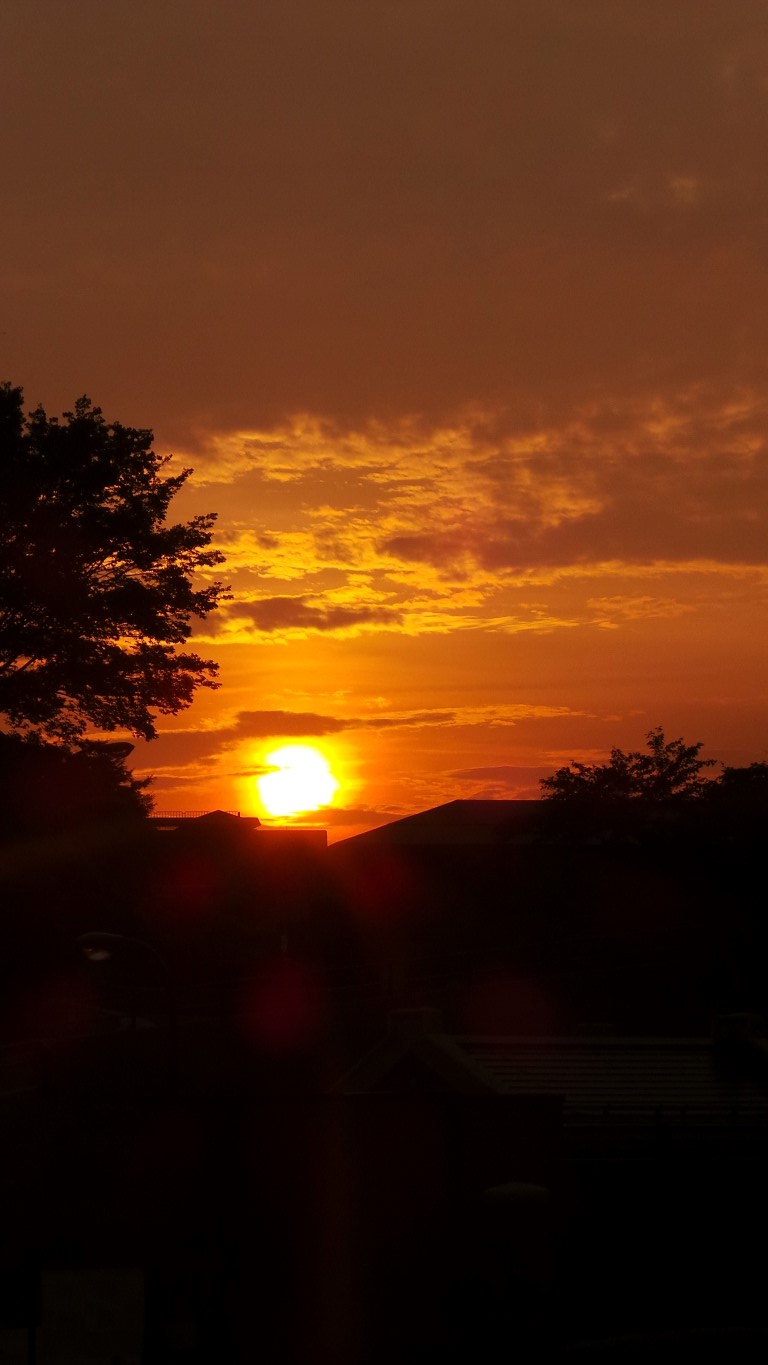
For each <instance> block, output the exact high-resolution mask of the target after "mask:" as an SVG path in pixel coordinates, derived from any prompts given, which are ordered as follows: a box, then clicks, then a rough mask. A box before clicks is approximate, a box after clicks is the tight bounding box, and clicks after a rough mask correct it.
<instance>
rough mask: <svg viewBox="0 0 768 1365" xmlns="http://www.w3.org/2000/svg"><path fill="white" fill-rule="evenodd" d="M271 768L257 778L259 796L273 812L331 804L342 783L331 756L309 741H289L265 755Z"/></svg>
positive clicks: (296, 812) (288, 812) (293, 811)
mask: <svg viewBox="0 0 768 1365" xmlns="http://www.w3.org/2000/svg"><path fill="white" fill-rule="evenodd" d="M264 761H265V763H268V764H269V767H270V771H269V772H267V773H264V775H263V776H262V777H258V778H257V779H256V786H257V787H258V790H259V797H260V798H261V803H262V805H263V806H264V809H265V810H266V811H268V812H269V814H270V815H299V814H301V813H302V812H303V811H309V810H319V809H320V807H321V806H329V805H330V804H331V801H332V800H333V798H334V796H335V794H336V792H337V791H338V787H339V784H338V782H337V781H336V778H335V777H334V775H333V773H332V772H331V769H330V765H329V763H328V760H327V759H326V758H325V757H324V756H323V754H321V753H320V750H319V749H312V748H311V747H310V746H309V745H308V744H286V745H284V746H283V748H281V749H273V750H272V752H271V753H269V754H267V755H266V757H265V760H264Z"/></svg>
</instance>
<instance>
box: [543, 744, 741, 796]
mask: <svg viewBox="0 0 768 1365" xmlns="http://www.w3.org/2000/svg"><path fill="white" fill-rule="evenodd" d="M646 744H647V752H646V753H642V752H630V753H625V752H624V750H623V749H611V757H610V761H609V762H608V763H579V762H577V761H575V760H574V762H573V763H571V764H570V765H569V766H567V767H564V768H558V770H557V772H555V773H553V774H552V776H551V777H544V778H542V780H541V784H540V785H541V788H542V792H543V795H544V797H545V799H547V800H550V801H568V802H573V801H588V802H590V803H591V804H594V803H595V802H598V801H611V802H615V801H617V800H618V801H625V800H643V801H646V802H654V803H658V802H669V801H672V800H674V801H680V800H690V799H691V798H694V797H698V796H701V795H702V793H703V792H704V791H705V790H706V788H707V787H709V786H710V785H711V781H710V780H709V779H707V778H705V777H703V776H702V772H703V770H704V768H711V767H712V766H713V765H714V763H715V761H716V760H715V759H714V758H700V757H699V753H700V751H701V749H702V748H703V744H702V742H701V741H699V742H698V743H696V744H685V743H684V742H683V740H682V739H671V740H667V739H665V737H664V731H663V730H662V728H661V726H657V727H656V728H655V729H654V730H649V732H648V734H647V735H646Z"/></svg>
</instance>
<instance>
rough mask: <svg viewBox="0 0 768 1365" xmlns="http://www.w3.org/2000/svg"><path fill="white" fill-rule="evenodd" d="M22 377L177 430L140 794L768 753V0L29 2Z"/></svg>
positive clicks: (248, 802) (186, 800)
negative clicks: (168, 683) (186, 610)
mask: <svg viewBox="0 0 768 1365" xmlns="http://www.w3.org/2000/svg"><path fill="white" fill-rule="evenodd" d="M0 139H1V140H2V167H3V172H2V183H1V184H0V195H1V196H2V205H1V206H0V240H1V241H2V254H1V255H0V379H9V380H10V381H11V382H13V383H14V384H19V385H21V386H22V387H23V389H24V393H25V400H26V403H27V405H28V406H34V405H35V404H37V403H38V402H42V403H43V405H44V407H45V408H46V410H47V411H48V412H49V414H52V415H53V414H58V413H61V411H62V410H64V409H67V408H69V407H71V406H72V405H73V403H74V400H75V399H76V398H77V397H78V396H79V395H80V394H82V393H87V394H89V395H90V397H91V398H92V399H93V400H94V402H96V403H98V404H99V405H100V406H101V407H102V408H103V410H104V413H105V416H106V417H107V418H108V419H117V420H120V421H122V422H124V423H126V424H128V425H131V426H141V427H144V426H146V427H151V428H152V429H153V430H154V433H155V446H156V449H157V450H158V451H159V452H161V453H166V452H167V453H172V454H173V455H174V457H175V459H176V460H177V461H178V463H179V465H180V466H181V465H189V466H192V467H193V469H194V475H193V476H192V478H191V479H190V481H189V483H188V485H187V488H186V489H185V490H184V492H183V494H182V495H181V496H180V497H179V498H178V499H177V501H176V503H175V504H174V509H175V514H176V519H183V518H187V517H189V516H191V515H193V514H194V513H196V512H207V511H216V512H218V514H219V520H218V525H217V535H216V541H217V544H218V545H219V546H220V548H221V549H222V550H224V551H225V552H226V555H227V561H228V562H227V565H226V567H225V568H224V570H223V571H222V576H223V577H224V578H225V579H226V581H227V582H228V583H230V584H231V585H232V592H233V597H232V600H231V601H230V602H228V603H227V604H226V605H225V607H223V608H222V609H221V610H220V611H219V612H217V613H216V614H215V615H214V616H211V617H209V618H208V620H207V621H205V622H204V623H201V625H200V628H199V630H198V631H197V632H196V636H195V648H196V649H197V650H198V652H200V653H201V654H203V655H204V656H205V657H213V658H215V659H216V660H217V661H218V662H219V664H220V669H221V672H220V678H221V687H220V689H219V690H218V691H216V692H201V693H200V694H199V695H198V699H197V700H196V701H195V704H194V705H193V707H192V708H191V709H190V710H189V711H187V712H185V713H183V714H182V715H179V716H177V717H175V718H173V719H168V718H165V719H164V720H163V721H162V725H161V730H162V735H161V738H160V739H158V740H157V741H156V742H154V743H152V744H151V745H145V744H144V743H142V742H137V745H136V750H135V753H134V755H133V758H134V760H135V764H136V770H137V772H140V773H149V772H152V773H154V774H155V782H154V786H153V792H154V796H155V802H156V806H157V808H158V809H161V810H164V809H200V810H204V809H212V808H215V807H222V808H224V809H233V810H240V811H242V812H243V813H249V814H263V810H262V808H261V807H260V805H259V800H258V794H257V789H256V777H257V776H258V775H259V774H260V773H263V771H264V766H265V757H266V755H267V754H268V753H269V752H270V750H271V749H274V748H277V747H279V746H280V745H282V744H285V743H288V742H296V743H306V744H317V746H318V747H319V748H320V749H321V750H322V751H323V752H324V753H325V754H326V756H327V757H328V759H329V761H330V762H331V766H332V769H333V771H334V773H335V776H336V778H337V780H338V783H339V786H338V790H337V792H336V794H335V795H334V797H333V805H332V806H331V807H330V808H328V809H327V810H324V811H323V812H321V816H320V817H317V816H315V817H310V818H313V819H315V820H317V819H319V822H320V823H321V824H323V825H324V826H325V827H327V828H328V831H329V837H330V838H331V839H337V838H339V837H343V836H344V835H347V834H351V833H354V832H357V831H359V830H361V829H365V828H370V827H371V826H375V825H379V824H382V823H384V822H386V821H388V820H391V819H394V818H397V817H398V816H399V815H403V814H408V813H411V812H413V811H417V810H420V809H423V808H425V807H428V806H432V805H437V804H438V803H440V802H442V801H447V800H450V799H453V798H455V797H473V796H483V797H488V796H494V797H537V796H538V795H539V787H538V783H539V779H540V778H541V777H542V776H544V775H546V774H548V773H551V772H552V771H553V769H554V768H556V767H559V766H560V765H562V764H563V763H566V762H568V761H569V760H570V759H572V758H579V759H584V760H587V761H593V760H595V759H598V760H599V759H602V758H603V757H605V756H606V754H607V752H608V751H609V749H610V747H611V745H613V744H618V745H620V746H621V747H623V748H640V747H642V746H643V742H644V737H645V734H646V732H647V731H648V730H650V729H651V728H652V727H654V726H656V725H662V726H663V727H664V729H665V731H666V733H667V735H668V737H677V736H678V735H682V736H683V737H684V738H685V739H686V740H687V741H688V742H693V741H695V740H703V741H704V744H705V749H704V751H703V753H704V755H705V756H713V757H716V758H719V759H721V760H723V761H725V762H727V763H731V764H744V763H749V762H751V761H753V760H768V648H767V647H766V640H767V632H766V605H767V603H768V536H767V535H766V515H765V514H766V507H767V505H768V498H767V493H768V458H767V449H768V448H767V445H766V439H767V434H768V428H767V419H768V386H767V385H766V375H767V371H768V363H767V362H768V6H766V4H765V0H728V3H725V0H151V3H149V2H148V0H4V3H3V4H2V5H0Z"/></svg>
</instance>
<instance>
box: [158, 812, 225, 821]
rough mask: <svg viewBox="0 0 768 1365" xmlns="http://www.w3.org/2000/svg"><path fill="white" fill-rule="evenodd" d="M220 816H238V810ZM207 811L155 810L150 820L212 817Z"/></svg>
mask: <svg viewBox="0 0 768 1365" xmlns="http://www.w3.org/2000/svg"><path fill="white" fill-rule="evenodd" d="M221 813H222V815H237V816H239V815H240V812H239V810H225V811H222V812H221ZM212 814H213V812H212V811H209V810H155V811H153V812H152V815H151V816H150V819H152V820H198V819H199V818H200V816H201V815H212Z"/></svg>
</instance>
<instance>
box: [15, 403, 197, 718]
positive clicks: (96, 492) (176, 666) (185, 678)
mask: <svg viewBox="0 0 768 1365" xmlns="http://www.w3.org/2000/svg"><path fill="white" fill-rule="evenodd" d="M22 397H23V395H22V391H21V389H18V388H13V387H12V386H11V385H10V384H3V385H2V386H0V717H2V716H4V717H5V718H6V727H5V728H10V729H13V730H15V731H17V732H20V733H24V734H29V733H37V734H39V735H42V736H45V737H47V738H49V739H56V740H59V741H61V740H63V741H65V742H69V743H71V742H73V741H74V740H76V739H78V738H79V737H81V736H82V735H83V734H84V733H85V732H86V730H87V729H88V728H89V727H93V728H95V729H98V730H114V729H118V728H120V729H124V730H127V731H129V732H131V733H132V734H136V735H141V736H143V738H145V739H151V738H153V737H154V735H155V718H156V717H155V713H156V712H161V713H164V714H171V715H174V714H176V713H177V712H178V711H180V710H183V709H184V708H185V707H187V706H189V704H190V703H191V701H192V699H193V696H194V693H195V690H196V689H197V688H198V687H215V686H217V683H216V681H215V678H216V672H217V665H216V664H215V663H213V662H212V661H210V660H205V659H201V658H200V657H199V656H198V655H197V654H193V653H186V652H180V650H179V646H180V645H183V643H184V642H185V641H186V640H187V639H188V638H189V635H190V634H191V622H192V620H193V618H194V617H204V616H206V615H207V613H208V612H210V611H212V610H213V609H214V608H215V607H216V605H217V603H218V602H219V600H220V599H221V597H222V595H223V588H222V585H221V584H220V583H218V582H208V583H207V584H206V585H205V586H197V587H195V586H193V576H194V575H195V574H196V573H197V572H198V571H200V570H203V571H208V570H210V569H211V568H212V567H213V566H214V565H216V564H219V563H221V562H222V558H223V556H222V555H221V554H220V553H219V552H218V551H216V550H212V549H210V548H209V546H210V542H211V537H212V527H213V522H214V520H215V517H214V515H213V514H210V515H205V516H196V517H193V518H192V520H191V521H188V522H184V523H179V524H176V525H168V524H166V515H167V512H168V507H169V504H170V502H171V500H172V499H173V498H174V497H175V495H176V494H177V493H178V492H179V490H180V489H181V487H182V486H183V484H184V482H185V481H186V479H187V478H188V476H189V474H190V472H191V471H190V470H188V469H185V470H183V471H182V472H181V473H180V474H177V475H175V476H169V475H166V474H164V470H165V468H166V466H167V462H168V461H167V458H161V457H160V456H158V455H156V454H155V452H154V451H153V449H152V433H151V431H147V430H139V429H135V428H132V427H124V426H121V425H120V423H118V422H111V423H108V422H106V421H105V419H104V418H103V416H102V413H101V410H100V409H99V408H97V407H93V405H92V404H91V402H90V400H89V399H88V398H81V399H79V400H78V402H77V403H76V404H75V408H74V411H73V412H68V413H65V414H64V420H63V422H61V423H60V422H59V421H58V419H56V418H49V417H47V416H46V413H45V411H44V410H43V408H41V407H38V408H37V409H35V411H34V412H32V413H30V414H29V416H28V417H27V418H26V419H25V417H24V413H23V408H22Z"/></svg>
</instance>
